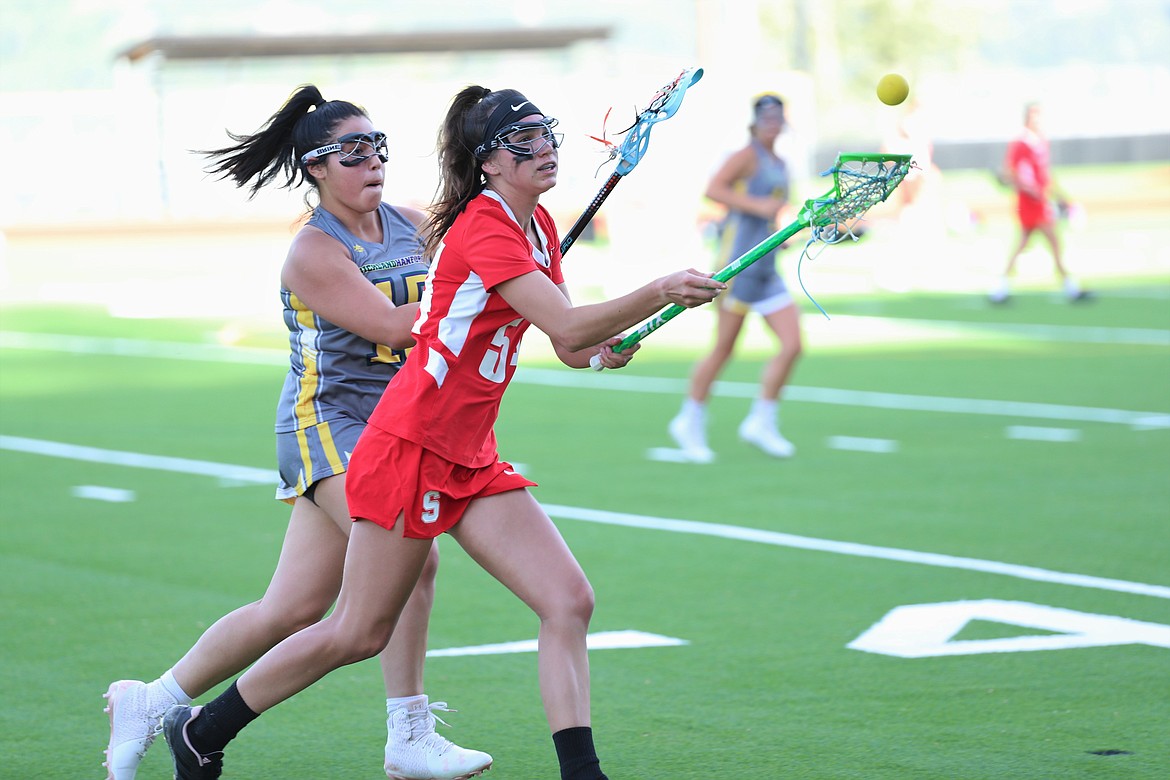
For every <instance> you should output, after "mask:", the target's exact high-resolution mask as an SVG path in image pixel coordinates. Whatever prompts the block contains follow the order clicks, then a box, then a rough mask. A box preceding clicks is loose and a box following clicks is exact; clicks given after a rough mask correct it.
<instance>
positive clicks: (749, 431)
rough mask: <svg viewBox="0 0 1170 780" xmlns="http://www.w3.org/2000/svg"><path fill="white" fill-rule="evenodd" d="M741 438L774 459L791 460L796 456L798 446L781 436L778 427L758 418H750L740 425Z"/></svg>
mask: <svg viewBox="0 0 1170 780" xmlns="http://www.w3.org/2000/svg"><path fill="white" fill-rule="evenodd" d="M739 438H740V439H742V440H743V441H745V442H747V443H748V444H753V445H755V446H756V447H759V448H760V449H761V450H763V451H764V452H765V453H767V454H768V455H771V456H772V457H773V458H791V457H792V456H793V455H795V454H796V446H795V445H794V444H793V443H792V442H790V441H788V439H785V438H784V437H783V436H781V435H780V432H779V431H777V430H776V426H774V425H769V424H767V423H765V422H763V421H761V420H759V419H757V418H756V417H748V418H747V419H745V420H744V421H743V422H742V423H740V425H739Z"/></svg>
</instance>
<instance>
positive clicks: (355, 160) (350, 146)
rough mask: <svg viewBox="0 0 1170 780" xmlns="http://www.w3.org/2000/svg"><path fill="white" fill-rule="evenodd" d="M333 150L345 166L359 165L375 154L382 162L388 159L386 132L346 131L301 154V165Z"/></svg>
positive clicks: (331, 152)
mask: <svg viewBox="0 0 1170 780" xmlns="http://www.w3.org/2000/svg"><path fill="white" fill-rule="evenodd" d="M334 152H337V161H338V162H339V163H341V164H342V165H344V166H345V167H346V168H352V167H354V166H355V165H361V164H362V163H364V162H365V161H366V160H368V159H370V158H371V157H373V156H374V155H375V154H376V155H378V158H379V159H380V160H381V161H382V162H386V161H387V160H389V159H390V155H389V147H388V146H387V144H386V134H385V133H383V132H381V131H379V130H375V131H374V132H372V133H346V134H345V135H343V136H341V137H340V138H338V139H337V141H336V142H334V143H331V144H326V145H325V146H319V147H317V148H316V149H314V150H313V151H311V152H306V153H305V154H303V155H301V165H308V164H309V161H310V160H312V159H314V158H318V157H324V156H325V155H327V154H333V153H334Z"/></svg>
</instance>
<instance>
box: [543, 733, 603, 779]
mask: <svg viewBox="0 0 1170 780" xmlns="http://www.w3.org/2000/svg"><path fill="white" fill-rule="evenodd" d="M552 738H553V745H554V746H556V749H557V760H558V761H560V763H561V780H609V779H608V778H607V777H606V776H605V773H604V772H602V771H601V762H599V761H598V760H597V752H596V751H595V750H594V748H593V729H591V728H590V727H589V726H574V727H572V728H567V729H561V730H560V731H558V732H557V733H555V734H553V735H552Z"/></svg>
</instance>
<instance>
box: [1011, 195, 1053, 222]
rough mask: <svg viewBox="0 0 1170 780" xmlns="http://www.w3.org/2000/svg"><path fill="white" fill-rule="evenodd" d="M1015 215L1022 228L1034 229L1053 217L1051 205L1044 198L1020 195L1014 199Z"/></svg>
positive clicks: (1050, 220)
mask: <svg viewBox="0 0 1170 780" xmlns="http://www.w3.org/2000/svg"><path fill="white" fill-rule="evenodd" d="M1016 216H1017V217H1019V220H1020V227H1022V228H1023V229H1024V230H1035V229H1036V228H1038V227H1040V226H1041V225H1047V224H1048V223H1050V222H1052V221H1053V220H1054V219H1055V215H1054V214H1053V213H1052V206H1051V205H1050V204H1049V203H1048V201H1046V200H1040V199H1039V198H1033V197H1030V196H1028V195H1021V196H1019V198H1017V199H1016Z"/></svg>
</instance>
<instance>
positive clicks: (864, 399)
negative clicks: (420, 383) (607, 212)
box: [514, 367, 1170, 430]
mask: <svg viewBox="0 0 1170 780" xmlns="http://www.w3.org/2000/svg"><path fill="white" fill-rule="evenodd" d="M514 381H517V382H526V383H527V384H532V385H547V386H550V387H573V388H583V389H588V390H618V391H621V392H624V393H662V394H666V395H675V396H680V397H681V396H682V395H683V394H684V393H685V392H686V390H687V381H688V380H686V379H665V378H656V377H640V376H621V375H618V374H611V373H609V372H605V373H603V374H598V373H596V372H583V371H582V372H574V371H571V370H569V369H565V370H561V369H552V368H524V367H521V368H519V369H518V370H517V371H516V378H515V380H514ZM759 392H760V388H759V384H758V383H753V382H725V381H718V382H716V383H715V385H714V394H715V395H720V396H727V397H737V398H755V397H756V396H757V395H758V394H759ZM784 400H786V401H804V402H807V403H819V404H836V405H838V406H868V407H872V408H877V409H896V410H899V411H906V412H946V413H950V414H981V415H989V416H994V417H1038V418H1041V419H1047V420H1075V421H1077V422H1095V423H1112V424H1117V425H1129V426H1132V427H1134V428H1139V429H1142V430H1147V429H1155V428H1170V412H1133V411H1128V410H1125V409H1103V408H1099V407H1093V406H1065V405H1060V404H1043V403H1033V402H1030V401H984V400H980V399H978V398H947V397H942V396H932V395H907V394H903V393H879V392H871V391H867V390H840V389H836V388H832V387H801V386H797V385H788V386H787V387H785V388H784Z"/></svg>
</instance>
